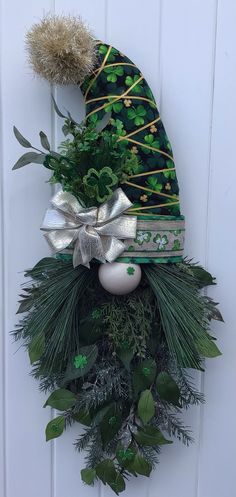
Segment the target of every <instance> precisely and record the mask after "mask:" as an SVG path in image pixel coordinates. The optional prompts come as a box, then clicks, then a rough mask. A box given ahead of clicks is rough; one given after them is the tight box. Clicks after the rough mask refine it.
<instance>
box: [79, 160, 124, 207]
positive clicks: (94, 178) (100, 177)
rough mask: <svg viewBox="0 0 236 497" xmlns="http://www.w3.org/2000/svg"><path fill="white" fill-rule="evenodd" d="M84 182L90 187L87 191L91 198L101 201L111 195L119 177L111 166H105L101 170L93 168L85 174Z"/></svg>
mask: <svg viewBox="0 0 236 497" xmlns="http://www.w3.org/2000/svg"><path fill="white" fill-rule="evenodd" d="M83 183H84V184H85V186H86V187H88V191H87V193H88V194H89V195H90V196H91V198H92V197H94V198H96V200H97V201H98V202H100V203H101V202H105V200H107V199H108V198H109V197H110V196H111V194H112V187H113V186H114V185H116V184H117V183H118V178H117V176H116V174H114V173H113V171H112V169H111V168H110V167H103V168H102V169H101V170H100V171H96V169H94V168H91V169H89V170H88V174H86V176H84V178H83Z"/></svg>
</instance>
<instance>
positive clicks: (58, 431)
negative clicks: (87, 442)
mask: <svg viewBox="0 0 236 497" xmlns="http://www.w3.org/2000/svg"><path fill="white" fill-rule="evenodd" d="M64 428H65V418H64V416H57V417H56V418H54V419H52V420H51V421H49V423H48V424H47V426H46V430H45V433H46V441H47V442H48V441H49V440H52V439H53V438H57V437H60V435H62V433H63V431H64Z"/></svg>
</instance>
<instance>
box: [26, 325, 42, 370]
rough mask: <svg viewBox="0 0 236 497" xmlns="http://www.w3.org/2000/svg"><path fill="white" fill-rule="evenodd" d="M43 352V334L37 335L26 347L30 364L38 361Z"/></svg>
mask: <svg viewBox="0 0 236 497" xmlns="http://www.w3.org/2000/svg"><path fill="white" fill-rule="evenodd" d="M44 350H45V336H44V334H43V333H39V334H38V335H36V336H34V337H33V338H32V339H31V341H30V343H29V345H28V353H29V358H30V363H31V364H33V363H34V362H36V361H38V360H39V359H40V357H41V356H42V355H43V353H44Z"/></svg>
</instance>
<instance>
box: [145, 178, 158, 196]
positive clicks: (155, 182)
mask: <svg viewBox="0 0 236 497" xmlns="http://www.w3.org/2000/svg"><path fill="white" fill-rule="evenodd" d="M146 185H147V186H148V188H151V189H152V190H155V192H160V191H161V190H162V184H161V183H158V180H157V177H156V176H149V177H148V180H147V181H146Z"/></svg>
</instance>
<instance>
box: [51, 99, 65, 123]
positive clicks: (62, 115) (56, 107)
mask: <svg viewBox="0 0 236 497" xmlns="http://www.w3.org/2000/svg"><path fill="white" fill-rule="evenodd" d="M51 97H52V102H53V107H54V110H55V112H56V113H57V115H58V116H59V117H62V118H64V119H66V116H65V115H64V114H62V112H61V111H60V110H59V108H58V106H57V103H56V100H55V98H54V96H53V95H51Z"/></svg>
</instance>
